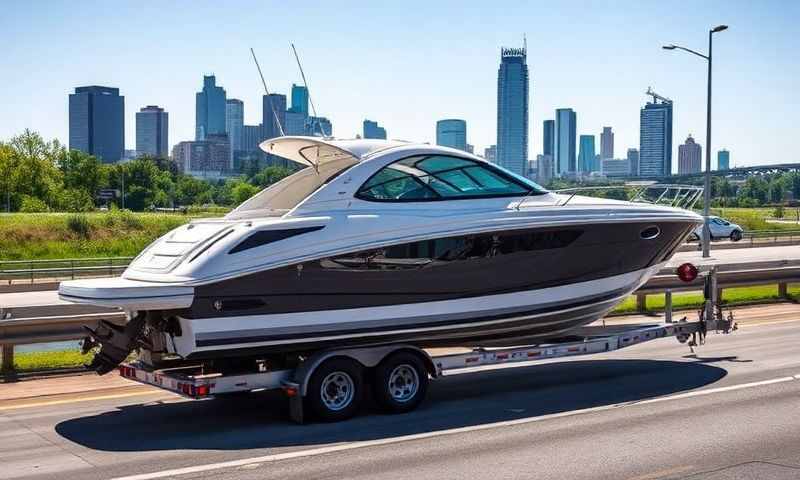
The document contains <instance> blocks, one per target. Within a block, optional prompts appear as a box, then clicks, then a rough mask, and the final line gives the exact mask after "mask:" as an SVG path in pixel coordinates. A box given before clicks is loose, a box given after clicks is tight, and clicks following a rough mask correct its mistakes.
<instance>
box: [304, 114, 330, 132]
mask: <svg viewBox="0 0 800 480" xmlns="http://www.w3.org/2000/svg"><path fill="white" fill-rule="evenodd" d="M305 134H306V135H311V136H312V137H332V136H333V124H331V121H330V120H328V119H327V118H325V117H308V120H306V132H305Z"/></svg>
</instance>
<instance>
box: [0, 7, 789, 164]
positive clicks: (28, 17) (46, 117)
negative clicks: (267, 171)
mask: <svg viewBox="0 0 800 480" xmlns="http://www.w3.org/2000/svg"><path fill="white" fill-rule="evenodd" d="M632 5H635V4H634V3H630V4H629V5H626V4H624V3H621V4H619V5H617V4H615V5H613V6H607V7H606V8H599V6H598V8H588V9H587V8H585V7H581V6H579V5H577V4H574V5H563V6H562V5H559V6H558V8H555V9H552V10H553V11H548V12H543V11H541V9H540V8H538V7H536V6H535V5H532V6H527V7H526V6H515V7H514V8H513V9H512V8H500V7H499V8H493V9H492V14H491V15H489V16H487V15H486V10H485V9H479V8H477V7H476V5H475V4H468V5H465V8H464V9H460V10H461V13H460V14H459V15H460V19H461V20H462V21H463V22H467V23H469V22H471V21H477V20H478V19H483V20H485V21H486V23H485V24H483V27H482V29H483V30H484V31H488V32H490V34H489V35H488V36H486V37H482V38H480V39H477V38H469V37H468V36H467V35H465V34H464V33H463V32H462V33H458V34H456V33H455V32H456V31H457V29H455V28H454V27H453V26H442V25H440V24H439V22H434V21H433V20H429V18H436V15H438V13H437V12H438V11H439V10H446V7H445V6H432V5H425V4H415V5H412V7H413V8H408V9H406V10H411V11H412V12H415V13H405V14H404V15H405V16H406V17H408V18H409V19H411V20H413V21H414V24H415V26H416V27H415V28H418V29H419V30H420V32H422V33H424V34H423V35H420V36H418V37H416V38H415V39H413V40H412V41H410V42H409V41H405V40H404V41H403V42H400V41H398V40H397V39H398V38H406V35H405V34H404V32H405V30H404V28H403V27H401V26H399V25H391V26H389V27H388V28H387V27H385V26H384V27H383V28H377V27H372V26H371V27H369V28H368V29H367V30H366V31H362V32H361V33H359V35H358V36H356V35H354V34H352V33H348V32H347V31H346V30H347V29H346V28H344V27H341V28H340V27H335V26H330V25H335V23H336V20H342V19H343V18H345V17H346V13H347V9H334V8H319V7H316V9H317V10H318V12H317V13H316V14H312V15H311V17H310V18H305V19H304V21H303V22H299V19H300V18H303V15H306V14H309V12H312V13H313V10H314V8H312V7H298V12H297V15H296V16H295V18H296V19H297V21H295V20H292V19H290V21H287V22H286V23H285V24H282V25H276V26H275V28H274V29H272V28H271V29H270V35H268V36H267V37H264V35H263V32H262V30H261V29H260V26H261V21H260V19H261V18H263V16H264V15H266V12H265V10H267V9H268V8H267V7H266V6H264V7H263V8H261V7H259V6H254V5H252V4H250V7H249V8H248V9H247V10H248V15H247V18H243V19H242V23H241V25H237V27H236V29H233V27H226V29H225V30H224V31H223V32H220V33H221V34H223V35H221V36H217V37H215V38H216V40H213V41H212V39H211V38H205V37H204V35H201V32H203V31H204V28H207V27H208V22H209V21H210V20H209V19H212V18H217V17H215V15H220V14H221V12H222V9H219V8H215V7H211V6H208V5H206V6H202V5H200V6H196V7H194V6H193V8H192V9H180V12H178V10H179V9H177V8H174V7H168V6H167V7H164V6H161V5H157V4H148V3H145V4H144V5H142V7H141V8H136V9H134V8H132V7H127V6H123V7H121V9H122V10H124V12H119V10H120V9H119V8H117V9H106V8H99V9H95V10H96V11H94V10H92V6H91V5H81V6H76V7H74V8H67V7H66V6H65V5H64V4H58V3H54V4H52V6H51V7H50V8H49V15H48V16H46V17H44V18H37V19H36V20H37V21H36V22H33V21H32V19H33V15H34V10H33V9H32V8H31V7H29V6H27V5H20V6H19V7H17V8H14V9H12V10H10V11H9V12H7V15H5V16H4V17H3V19H0V26H2V27H3V28H1V29H0V32H1V33H0V37H2V39H3V40H5V44H6V45H8V50H9V55H8V57H7V59H6V63H7V65H8V67H9V68H8V69H7V71H8V75H9V78H8V79H7V81H8V82H10V83H11V84H12V85H24V86H25V88H24V89H21V88H16V89H12V90H9V91H5V92H3V93H0V105H2V106H0V114H2V115H3V118H4V121H3V122H0V138H4V139H7V138H9V137H11V136H13V135H14V134H17V133H19V132H20V131H22V130H23V129H24V128H31V129H34V130H37V131H40V132H41V133H42V134H43V135H44V136H45V137H50V138H53V137H55V138H59V139H60V140H62V141H63V142H64V143H67V115H66V112H65V107H64V104H63V100H62V99H63V96H64V95H65V94H66V93H67V92H69V91H70V90H71V89H72V88H73V87H74V86H76V85H93V84H99V85H109V86H113V87H117V88H119V89H120V90H121V92H123V94H124V95H125V96H126V103H127V104H128V105H127V106H128V109H127V111H126V117H125V127H126V130H125V139H126V145H125V147H126V148H132V147H133V145H134V139H135V131H134V127H135V126H134V123H135V122H134V117H133V112H135V111H136V110H138V109H139V108H141V107H144V106H146V105H152V104H157V105H160V106H162V107H164V108H165V109H166V110H168V111H169V112H170V122H171V125H170V137H171V140H172V141H173V142H176V141H178V140H184V139H191V138H193V137H194V135H193V134H192V133H193V131H194V125H193V123H194V122H193V121H192V120H193V117H194V111H193V110H194V101H193V100H194V99H193V98H192V96H191V94H192V93H193V92H196V91H197V88H198V86H197V78H198V77H200V76H201V75H203V74H208V73H211V72H213V73H215V74H216V76H217V79H218V83H219V84H221V85H224V86H225V88H226V90H228V91H229V92H230V94H231V95H232V96H236V97H237V98H241V99H242V100H243V101H244V102H245V103H246V104H247V105H248V106H249V108H248V107H246V108H245V116H246V117H245V123H246V124H258V123H260V122H259V120H258V118H257V117H256V115H258V114H260V113H261V112H259V111H258V110H259V109H257V108H255V106H256V105H257V104H258V103H259V100H260V97H261V95H262V94H263V89H262V88H261V86H260V80H259V79H258V76H257V73H256V71H255V68H254V66H253V64H252V60H250V59H249V57H248V54H249V51H248V50H247V48H248V47H249V46H253V47H255V48H256V53H257V54H258V55H259V59H260V61H261V63H262V67H263V68H264V71H265V77H266V79H267V82H268V85H269V86H270V90H271V91H276V92H282V93H283V92H286V93H289V92H290V88H291V85H292V83H298V81H299V80H300V78H299V72H298V71H297V67H296V65H295V64H294V58H293V57H292V55H291V53H290V50H289V48H288V43H289V41H295V42H297V40H301V39H298V38H297V33H296V32H297V31H298V29H299V27H300V26H301V23H302V27H303V28H308V27H309V26H311V27H313V28H317V27H318V26H319V25H322V23H320V22H321V21H322V20H321V19H322V18H323V17H322V16H321V15H323V14H324V15H325V16H326V18H327V17H328V16H329V17H330V19H331V21H330V22H329V24H328V26H327V27H326V28H324V29H323V30H324V33H325V34H326V36H325V42H307V43H306V42H301V43H297V46H298V49H299V51H300V54H301V58H302V60H303V62H304V68H305V69H306V74H307V76H308V79H309V83H310V87H311V93H312V95H313V97H314V100H315V103H318V105H317V106H318V107H320V108H321V109H322V110H324V111H325V112H328V114H329V116H330V118H331V120H333V122H334V123H335V124H336V125H337V132H338V133H339V135H338V136H340V137H352V136H354V135H355V134H356V133H358V132H359V131H360V127H361V122H362V121H363V119H364V118H377V119H379V120H380V121H381V123H382V124H384V125H386V127H387V129H388V130H390V131H391V134H392V135H391V137H392V138H399V139H407V140H414V141H422V142H424V141H427V142H431V143H433V142H434V137H435V128H434V124H435V120H436V119H438V118H445V117H448V116H457V117H458V118H464V119H465V120H467V121H468V122H469V123H470V132H471V133H470V137H471V138H470V140H471V142H470V143H472V144H473V145H475V146H476V150H477V151H482V150H483V149H484V148H485V147H487V146H489V145H492V144H494V143H495V140H494V137H495V132H496V127H495V121H496V120H495V102H496V99H495V85H496V65H497V63H496V62H497V60H496V59H497V55H498V52H499V47H500V46H501V45H518V44H520V43H521V37H522V34H523V33H525V32H527V33H528V64H529V67H530V69H531V77H532V78H534V79H535V82H532V85H531V91H532V95H531V104H532V105H534V104H535V107H534V106H532V107H531V116H530V120H529V124H530V128H529V135H530V142H529V149H528V155H529V158H535V155H536V154H538V153H541V152H542V138H541V135H542V132H541V129H540V128H537V127H535V126H537V125H541V122H542V121H543V120H544V119H548V118H552V117H553V112H554V110H555V108H556V107H560V106H569V107H572V108H573V109H574V110H575V111H577V112H578V113H579V114H580V115H579V117H580V118H579V122H578V131H579V132H599V131H600V129H601V128H602V126H607V125H611V126H613V127H614V131H615V134H616V138H615V144H616V146H617V148H618V149H620V150H621V151H625V150H626V149H627V148H632V147H637V146H638V143H639V142H638V137H639V132H638V123H639V122H638V120H639V119H638V108H639V107H640V106H641V103H642V95H641V92H642V90H644V89H645V88H646V87H647V85H651V84H652V85H654V86H656V87H657V88H659V89H660V90H661V91H663V92H664V93H665V94H666V95H668V96H670V97H671V98H673V99H674V100H675V102H676V109H675V112H674V118H675V125H674V128H675V129H676V131H682V132H686V131H692V132H704V131H705V128H704V127H705V112H704V110H705V109H704V105H705V89H704V80H705V75H704V73H705V72H704V67H703V65H702V64H701V63H698V62H697V59H696V58H691V57H689V56H687V57H686V58H681V57H677V56H675V57H664V53H663V52H662V51H661V49H660V46H661V45H662V44H664V43H672V42H675V43H679V44H683V45H686V46H687V47H690V48H697V49H699V50H702V49H703V46H704V36H705V34H706V32H707V29H708V27H709V26H711V25H712V24H717V23H727V24H729V25H731V29H730V31H728V32H726V33H725V36H724V37H722V36H721V37H720V38H719V40H718V42H716V43H715V50H714V53H715V73H714V82H715V95H714V111H715V115H714V144H715V145H717V146H724V147H726V148H728V149H729V150H730V151H732V152H735V153H736V158H737V165H748V164H762V163H778V162H786V161H794V160H796V159H793V158H788V159H787V158H784V157H785V155H784V152H793V149H792V148H791V147H790V144H789V143H788V142H789V139H790V138H791V136H790V135H788V130H787V129H788V128H790V127H789V126H788V125H786V126H783V125H779V126H778V128H777V129H776V128H773V127H772V126H769V127H768V126H767V125H765V124H763V123H764V122H760V121H759V118H763V117H764V116H769V117H773V118H785V117H789V115H790V114H791V113H792V112H793V111H794V110H795V109H796V101H795V100H794V99H790V100H789V101H786V100H784V99H781V98H780V97H779V96H778V95H779V93H780V92H782V91H787V90H789V89H790V87H791V85H792V81H793V80H792V79H793V78H794V77H796V76H797V75H798V66H797V65H795V64H794V63H793V62H790V61H788V59H789V58H792V53H791V52H792V51H794V49H795V47H796V44H797V41H796V39H794V37H793V36H792V25H791V22H790V21H789V19H790V18H791V17H792V12H800V7H798V5H796V4H786V3H781V4H780V7H781V8H775V9H764V10H763V11H762V9H761V8H760V7H758V6H753V5H750V4H748V3H739V4H738V6H737V8H730V4H729V3H724V2H708V3H707V4H706V3H704V4H703V5H702V6H699V7H698V8H693V15H692V17H691V18H684V17H683V16H681V15H679V12H678V10H680V8H675V6H669V7H665V6H659V5H651V6H649V7H648V8H647V10H646V11H645V10H644V9H639V10H641V11H636V10H637V9H633V8H631V6H632ZM687 5H688V3H687ZM722 6H725V7H728V8H720V7H722ZM112 10H113V12H112ZM504 10H507V11H504ZM87 11H92V13H93V15H94V17H93V19H94V21H93V26H92V28H91V29H89V31H87V32H83V31H78V32H74V31H72V30H70V32H69V34H66V30H65V27H66V26H67V25H68V24H69V23H70V22H73V21H78V19H79V18H81V15H84V14H86V12H87ZM620 11H625V12H626V14H627V13H630V20H631V21H630V24H629V26H628V28H626V29H625V30H624V32H623V31H619V30H618V29H612V28H611V27H610V26H608V27H603V26H602V25H603V22H597V21H595V20H592V25H595V26H593V27H592V28H591V29H589V30H585V29H584V30H582V29H581V28H579V27H582V26H585V25H586V24H587V21H588V19H589V18H590V17H591V18H593V19H595V18H600V17H602V18H608V17H611V18H613V16H614V15H617V14H619V13H620ZM398 12H399V10H392V9H374V8H373V9H365V11H364V16H365V18H371V19H374V20H375V21H374V22H367V23H371V24H375V23H378V24H380V23H381V22H382V21H383V20H385V19H387V18H392V17H393V16H394V15H396V14H398ZM178 13H180V14H181V15H184V14H185V15H186V22H183V23H184V26H183V27H182V29H181V30H180V32H176V31H175V30H174V29H172V28H167V27H166V26H165V27H157V26H156V27H154V29H153V31H152V35H148V37H147V38H142V37H141V36H137V35H135V34H133V32H135V31H137V30H140V29H141V28H142V25H145V24H146V25H151V20H152V19H153V18H155V19H157V20H159V21H160V23H162V24H165V25H168V24H171V21H170V20H169V19H170V18H174V17H175V16H176V15H178ZM251 13H252V15H251ZM756 13H757V14H756ZM119 14H123V15H124V16H125V18H126V21H125V22H123V24H121V25H115V24H114V22H105V21H104V20H103V19H106V18H111V16H112V15H114V16H116V15H119ZM251 17H252V18H251ZM754 17H757V18H756V20H753V18H754ZM570 18H571V19H572V20H565V19H570ZM147 19H150V20H147ZM532 19H536V20H535V21H534V20H532ZM654 19H659V20H658V21H655V20H654ZM668 19H674V20H678V19H679V20H680V21H674V22H672V21H666V20H668ZM573 20H574V22H573ZM156 23H158V22H156ZM398 23H403V22H398ZM573 23H574V24H573ZM25 25H28V27H25ZM30 25H35V27H34V28H30ZM112 25H115V26H112ZM148 28H149V27H148ZM565 28H571V29H574V31H575V33H576V35H574V38H570V39H565V41H563V42H558V44H552V43H551V42H548V41H547V39H548V38H550V36H551V35H552V34H553V33H554V32H557V31H562V32H563V30H564V29H565ZM299 30H302V29H299ZM45 31H46V32H48V34H47V35H42V32H45ZM406 33H407V32H406ZM578 33H580V34H579V35H578ZM364 35H366V36H369V37H370V38H371V42H370V45H368V46H364V45H359V43H358V42H357V41H356V38H357V37H363V36H364ZM453 35H456V36H455V37H454V38H455V39H457V41H455V42H448V53H447V54H436V55H424V56H422V57H420V53H421V52H424V51H426V50H425V48H426V47H427V45H428V44H429V43H430V42H431V41H438V40H440V39H442V38H448V39H449V37H452V36H453ZM54 36H58V37H63V38H66V40H65V41H64V42H55V44H54V42H52V41H51V39H52V38H54ZM40 37H41V38H40ZM97 38H103V39H104V40H103V42H102V44H101V43H97V41H96V39H97ZM134 38H135V40H136V41H135V42H134V41H133V39H134ZM423 38H424V39H425V41H424V42H423V41H422V39H423ZM632 38H635V39H636V41H635V42H631V39H632ZM220 39H221V40H220ZM596 39H602V41H597V42H595V40H596ZM213 42H218V43H219V44H215V43H213ZM595 43H596V44H595ZM632 44H635V45H632ZM373 45H375V46H376V47H379V48H373ZM765 48H768V53H767V54H764V51H765V50H764V49H765ZM152 51H158V52H159V55H160V58H162V59H164V60H167V61H165V62H164V63H163V64H162V68H159V69H157V70H153V69H152V68H150V67H148V66H147V65H148V64H149V63H148V62H152ZM608 51H613V52H614V55H612V56H611V57H612V58H608V55H605V54H603V55H600V53H601V52H606V53H607V52H608ZM236 52H241V55H237V54H236ZM331 52H333V53H335V54H336V55H330V53H331ZM333 57H336V58H335V59H334V58H333ZM63 58H67V59H69V60H70V61H69V62H67V64H66V65H65V64H64V62H61V61H58V59H63ZM781 59H783V60H781ZM415 61H421V62H420V63H419V64H418V65H415V66H414V67H413V68H411V69H408V71H404V70H403V68H399V69H398V68H397V67H399V66H402V65H404V64H406V63H409V62H415ZM364 62H366V63H368V64H369V65H370V75H367V76H363V75H360V74H345V75H343V74H342V73H343V72H344V71H345V70H347V69H348V67H352V66H354V65H358V64H361V63H364ZM109 65H113V66H114V68H108V66H109ZM631 65H635V68H631ZM351 70H354V69H352V68H351ZM586 70H594V71H598V72H604V73H603V74H602V75H591V76H586V75H575V72H576V71H586ZM47 71H55V72H57V73H58V75H55V76H48V75H46V74H45V72H47ZM142 72H147V75H143V74H142ZM422 72H424V74H421V73H422ZM736 72H738V73H736ZM53 77H56V80H53ZM376 85H381V87H380V88H377V87H376ZM401 85H403V86H404V88H400V86H401ZM394 91H397V92H401V91H402V92H406V91H411V92H414V95H411V96H409V95H387V93H391V92H394ZM742 91H747V92H748V95H746V96H744V97H743V96H742V95H741V92H742ZM258 116H260V115H258ZM419 118H424V119H425V120H426V121H425V122H419V121H418V119H419ZM190 132H191V133H190ZM773 137H774V138H773ZM751 138H770V142H767V144H765V145H759V146H758V147H756V146H754V145H751V144H750V143H749V142H750V140H749V139H751ZM697 140H698V142H699V143H701V144H704V143H705V139H704V138H703V135H699V134H698V136H697ZM674 143H675V142H674ZM673 157H675V158H677V144H674V145H673ZM673 163H674V162H673Z"/></svg>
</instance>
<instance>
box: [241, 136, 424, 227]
mask: <svg viewBox="0 0 800 480" xmlns="http://www.w3.org/2000/svg"><path fill="white" fill-rule="evenodd" d="M403 145H408V143H406V142H398V141H394V140H391V141H390V140H361V139H357V140H334V139H331V138H327V139H325V138H320V137H277V138H272V139H269V140H265V141H263V142H261V145H259V147H260V148H261V150H263V151H265V152H266V153H269V154H272V155H277V156H279V157H283V158H286V159H288V160H291V161H293V162H296V163H299V164H302V165H307V166H309V167H311V168H305V169H303V170H300V171H299V172H297V173H295V174H293V175H290V176H288V177H286V178H284V179H283V180H281V181H279V182H276V183H274V184H272V185H270V186H269V187H268V188H266V189H264V190H262V191H261V192H259V193H257V194H256V195H254V196H253V197H251V198H250V199H249V200H247V201H246V202H244V203H242V204H241V205H239V207H238V208H236V209H235V210H233V211H232V212H230V213H229V214H228V215H226V216H225V217H226V218H228V219H241V218H251V217H264V216H266V217H276V216H282V215H284V214H285V213H287V212H288V211H290V210H291V209H292V208H294V207H295V206H297V204H298V203H300V202H301V201H302V200H303V199H305V198H306V197H307V196H309V195H310V194H311V193H312V192H314V191H315V190H316V189H318V188H319V187H321V186H322V185H324V184H325V182H326V181H327V180H328V179H329V178H331V177H333V176H334V175H336V173H338V172H341V171H343V170H344V169H346V168H349V167H352V166H353V165H355V164H357V163H359V162H361V161H362V160H364V159H365V158H366V157H368V156H369V155H370V154H373V153H376V152H379V151H384V150H388V149H390V148H395V147H399V146H403Z"/></svg>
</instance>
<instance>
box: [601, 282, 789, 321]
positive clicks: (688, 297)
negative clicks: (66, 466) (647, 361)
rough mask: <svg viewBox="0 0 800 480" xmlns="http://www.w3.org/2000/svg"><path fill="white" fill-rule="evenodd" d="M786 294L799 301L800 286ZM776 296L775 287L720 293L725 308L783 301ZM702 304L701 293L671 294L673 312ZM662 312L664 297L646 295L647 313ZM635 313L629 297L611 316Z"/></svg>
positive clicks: (739, 288) (729, 290) (765, 286)
mask: <svg viewBox="0 0 800 480" xmlns="http://www.w3.org/2000/svg"><path fill="white" fill-rule="evenodd" d="M787 293H788V295H789V298H790V299H793V300H800V284H793V285H789V287H788V289H787ZM783 300H785V299H784V298H782V297H780V296H778V286H777V285H759V286H754V287H736V288H726V289H724V290H723V291H722V304H723V305H726V306H736V305H748V304H754V303H767V302H777V301H783ZM702 304H703V294H702V292H686V293H674V294H672V308H673V309H674V310H687V309H695V308H700V306H701V305H702ZM663 310H664V295H663V294H657V295H648V296H647V311H648V312H660V311H663ZM627 313H636V297H634V296H631V297H628V298H627V299H625V301H623V302H622V303H620V304H619V305H617V307H616V308H615V309H614V310H613V311H612V314H617V315H619V314H627Z"/></svg>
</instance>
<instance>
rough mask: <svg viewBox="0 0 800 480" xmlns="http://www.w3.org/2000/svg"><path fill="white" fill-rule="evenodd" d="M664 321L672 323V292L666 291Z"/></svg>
mask: <svg viewBox="0 0 800 480" xmlns="http://www.w3.org/2000/svg"><path fill="white" fill-rule="evenodd" d="M664 321H665V322H671V321H672V290H670V289H667V290H665V291H664Z"/></svg>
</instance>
